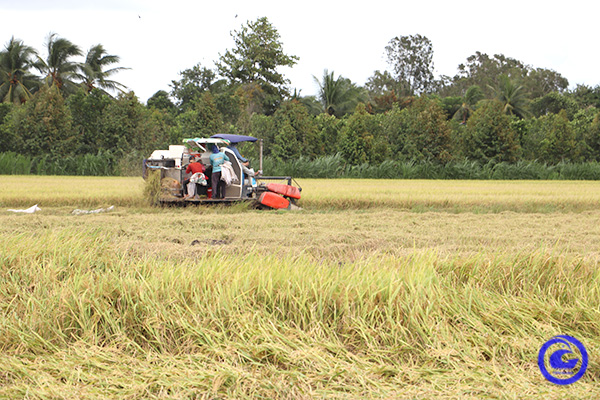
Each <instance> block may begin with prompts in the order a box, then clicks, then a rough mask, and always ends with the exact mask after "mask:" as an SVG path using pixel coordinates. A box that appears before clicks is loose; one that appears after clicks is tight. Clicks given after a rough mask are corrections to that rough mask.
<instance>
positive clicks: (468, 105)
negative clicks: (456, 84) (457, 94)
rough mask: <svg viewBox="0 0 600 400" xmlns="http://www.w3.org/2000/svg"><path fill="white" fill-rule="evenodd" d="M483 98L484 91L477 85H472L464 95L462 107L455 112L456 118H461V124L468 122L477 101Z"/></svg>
mask: <svg viewBox="0 0 600 400" xmlns="http://www.w3.org/2000/svg"><path fill="white" fill-rule="evenodd" d="M482 99H483V92H482V91H481V88H480V87H479V86H477V85H473V86H470V87H469V88H468V89H467V91H466V92H465V95H464V96H463V102H462V104H461V106H460V108H459V109H458V110H457V111H456V112H455V113H454V118H457V119H458V118H460V119H461V124H463V125H464V124H466V123H467V119H468V118H469V117H470V116H471V114H473V112H474V111H475V107H476V106H477V103H478V102H479V101H480V100H482Z"/></svg>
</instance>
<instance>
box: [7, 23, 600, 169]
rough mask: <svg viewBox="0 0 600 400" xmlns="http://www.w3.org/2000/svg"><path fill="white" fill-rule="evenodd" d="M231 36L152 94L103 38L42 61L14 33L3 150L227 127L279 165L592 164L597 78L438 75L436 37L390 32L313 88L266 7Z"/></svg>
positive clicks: (159, 141)
mask: <svg viewBox="0 0 600 400" xmlns="http://www.w3.org/2000/svg"><path fill="white" fill-rule="evenodd" d="M231 36H232V39H233V43H234V45H233V47H232V48H231V49H228V50H226V51H225V52H224V53H223V54H220V55H219V58H218V60H216V61H215V63H214V64H215V67H214V68H208V67H206V66H202V65H201V64H197V65H195V66H192V67H191V68H188V69H184V70H183V71H182V72H181V73H180V75H179V79H175V80H173V81H172V82H171V84H170V85H169V86H170V88H169V91H166V90H159V91H157V92H156V93H155V94H154V95H153V96H152V97H151V98H149V99H148V100H147V102H146V104H144V103H142V102H141V101H140V100H139V99H138V98H137V96H135V94H134V93H133V92H131V91H129V92H128V91H125V90H123V89H125V88H124V86H123V85H121V84H120V83H118V82H117V81H115V80H112V78H111V77H112V76H113V75H114V74H116V73H117V72H118V71H120V70H122V69H123V67H119V66H116V65H118V63H119V57H118V56H114V55H109V54H108V53H107V52H106V50H105V49H104V47H103V46H102V45H96V46H93V47H92V48H91V49H90V50H89V51H88V52H87V53H85V54H84V53H83V52H82V51H81V50H80V48H79V47H78V46H76V45H75V44H73V43H72V42H70V41H69V40H67V39H64V38H61V37H59V36H58V35H56V34H50V35H49V36H48V40H47V49H46V54H47V56H46V57H45V58H43V57H41V56H39V54H38V52H37V51H36V50H34V49H33V48H31V47H28V46H26V45H25V44H24V43H23V42H22V41H20V40H18V39H15V38H12V39H11V40H10V41H9V42H8V43H7V45H6V46H5V48H4V50H2V51H0V73H1V76H2V79H1V80H0V98H1V99H2V103H1V104H0V153H2V152H4V153H6V152H12V153H14V154H18V155H21V156H25V157H30V158H31V159H43V161H44V162H43V163H38V165H43V166H44V167H48V166H49V165H50V164H49V163H51V162H52V161H56V162H60V161H59V160H63V161H62V162H64V160H76V159H77V160H83V159H84V158H83V157H84V156H86V157H85V159H86V160H87V162H90V160H91V159H92V158H93V157H96V158H98V159H102V160H106V162H107V163H108V164H110V166H111V168H113V167H114V168H113V170H114V171H118V170H120V171H121V172H122V171H123V170H125V169H126V168H125V164H127V163H129V164H131V165H135V166H136V167H137V165H139V162H140V160H141V159H142V158H144V157H147V156H148V155H149V154H150V152H151V151H152V150H154V149H158V148H164V147H166V146H168V144H174V143H179V142H181V140H182V139H183V138H184V137H196V136H205V135H212V134H214V133H216V132H227V133H237V134H245V135H252V136H256V137H259V138H261V139H264V140H265V144H266V145H265V153H266V156H268V157H270V158H271V159H272V160H273V161H274V162H280V163H286V162H287V163H289V162H290V161H293V160H297V159H299V158H302V159H304V160H316V159H319V158H323V157H327V156H332V155H335V154H337V155H338V156H337V157H338V158H336V160H340V159H341V160H343V162H344V163H345V165H349V166H352V165H355V166H356V165H365V164H369V165H377V164H381V163H383V162H390V161H391V162H426V163H433V164H435V165H440V166H444V165H447V164H448V163H456V162H462V161H464V160H468V161H469V162H474V163H479V164H490V163H491V164H495V163H518V162H523V161H537V162H540V163H545V164H548V165H556V164H559V163H564V162H571V163H582V162H597V161H600V160H599V157H600V156H599V155H600V114H599V110H600V86H596V87H589V86H584V85H579V86H577V87H576V88H575V89H572V90H569V89H568V87H569V83H568V80H567V79H566V78H565V77H563V76H562V75H561V74H560V73H558V72H556V71H553V70H549V69H544V68H534V67H532V66H529V65H526V64H525V63H523V62H521V61H519V60H516V59H513V58H510V57H506V56H504V55H501V54H500V55H493V56H489V55H487V54H485V53H481V52H477V53H475V54H474V55H472V56H470V57H469V58H467V60H466V61H465V63H464V64H461V65H459V66H458V69H457V74H456V75H455V76H452V77H450V76H441V77H438V78H435V77H434V75H433V71H434V68H433V46H432V43H431V41H430V40H429V39H428V38H426V37H425V36H422V35H418V34H417V35H410V36H399V37H395V38H392V39H391V40H390V41H389V43H388V44H387V46H385V48H384V49H383V51H384V55H385V57H386V60H387V62H388V65H389V69H388V70H386V71H375V72H374V73H373V75H372V76H371V77H370V78H369V79H368V80H367V82H366V83H365V85H364V86H360V85H357V84H356V83H354V82H352V81H351V80H350V79H348V78H345V77H343V76H342V75H336V74H335V72H333V71H328V70H325V71H323V73H322V75H321V76H319V77H316V76H314V77H313V78H314V80H315V85H316V86H317V87H318V94H317V95H316V96H303V95H302V94H301V92H299V91H297V90H293V91H292V89H291V87H290V82H289V80H288V79H286V78H285V76H284V75H283V74H282V73H281V72H280V67H293V66H294V65H295V64H296V62H297V61H298V57H296V56H294V55H288V54H286V53H285V52H284V50H283V44H282V42H281V40H280V36H279V34H278V32H277V30H276V29H275V27H273V25H272V24H271V23H270V22H269V21H268V19H267V18H264V17H263V18H259V19H257V20H256V21H249V22H247V23H246V24H244V25H242V27H241V28H240V30H238V31H233V32H232V33H231ZM76 57H82V58H83V60H82V61H81V62H75V61H74V59H75V58H76ZM33 71H38V72H39V75H35V74H34V73H33ZM115 93H117V94H116V95H115ZM243 150H245V152H246V153H247V154H248V155H249V156H251V157H252V156H256V154H255V153H253V151H254V150H253V149H252V148H247V149H243ZM90 157H92V158H90ZM318 165H319V164H318V163H316V164H315V167H317V166H318ZM119 166H120V169H119V168H117V167H119ZM48 168H49V167H48ZM39 169H40V168H38V170H39ZM109 169H110V168H109ZM71 170H74V169H73V168H72V169H71ZM71 170H69V171H71ZM99 170H102V171H106V170H107V168H99Z"/></svg>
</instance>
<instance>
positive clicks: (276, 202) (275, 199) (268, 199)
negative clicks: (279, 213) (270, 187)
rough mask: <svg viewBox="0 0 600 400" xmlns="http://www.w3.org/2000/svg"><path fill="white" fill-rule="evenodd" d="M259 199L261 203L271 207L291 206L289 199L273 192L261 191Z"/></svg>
mask: <svg viewBox="0 0 600 400" xmlns="http://www.w3.org/2000/svg"><path fill="white" fill-rule="evenodd" d="M258 201H259V202H260V204H262V205H265V206H267V207H271V208H288V207H289V206H290V202H289V201H288V200H287V199H284V198H283V197H281V196H279V195H277V194H275V193H272V192H263V193H261V195H260V197H259V198H258Z"/></svg>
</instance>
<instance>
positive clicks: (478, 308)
mask: <svg viewBox="0 0 600 400" xmlns="http://www.w3.org/2000/svg"><path fill="white" fill-rule="evenodd" d="M299 183H300V185H301V186H302V187H303V199H302V203H301V205H302V207H303V208H304V209H303V210H302V211H299V212H281V211H256V210H252V209H248V208H246V207H242V206H233V207H227V208H221V207H209V208H197V207H187V208H183V209H180V208H164V209H163V208H154V207H150V206H148V205H147V204H146V203H145V200H144V199H143V194H142V192H143V182H142V180H141V179H138V178H86V177H40V176H0V206H1V207H2V208H0V350H1V351H0V366H1V367H0V398H10V399H19V398H23V399H25V398H26V399H47V398H56V399H61V398H64V399H67V398H68V399H72V398H84V399H96V398H126V399H147V398H150V399H240V398H247V399H254V398H269V399H315V398H327V399H329V398H332V399H358V398H361V399H362V398H377V399H379V398H386V399H431V398H436V399H437V398H440V399H480V398H499V399H523V398H532V399H562V398H574V399H588V398H594V397H597V396H596V394H598V393H599V389H598V387H599V384H600V339H599V338H600V272H599V271H598V261H599V260H600V224H599V222H600V210H599V209H598V208H599V207H598V205H599V204H598V202H599V199H600V183H595V182H568V181H553V182H544V181H531V182H527V181H511V182H505V181H494V182H490V181H383V180H329V181H328V180H300V181H299ZM36 203H37V204H38V205H39V207H41V208H42V211H40V212H38V213H35V214H31V215H25V214H14V213H10V212H8V211H6V209H8V208H27V207H29V206H31V205H33V204H36ZM111 205H114V206H115V208H114V210H112V211H110V212H106V213H98V214H89V215H73V214H72V211H73V209H75V208H78V209H85V208H87V209H92V208H98V207H108V206H111ZM559 334H565V335H571V336H574V337H576V338H578V339H579V340H580V341H581V342H582V343H584V345H585V346H586V348H587V351H588V353H589V366H588V370H587V372H586V374H585V376H584V377H583V378H582V379H581V380H580V381H578V382H576V383H574V384H572V385H569V386H564V387H563V386H558V385H555V384H552V383H550V382H548V381H546V380H545V379H544V378H543V376H542V375H541V373H540V371H539V368H538V366H537V363H536V362H537V353H538V351H539V349H540V347H541V346H542V344H543V343H544V342H545V341H546V340H548V339H550V338H551V337H552V336H555V335H559Z"/></svg>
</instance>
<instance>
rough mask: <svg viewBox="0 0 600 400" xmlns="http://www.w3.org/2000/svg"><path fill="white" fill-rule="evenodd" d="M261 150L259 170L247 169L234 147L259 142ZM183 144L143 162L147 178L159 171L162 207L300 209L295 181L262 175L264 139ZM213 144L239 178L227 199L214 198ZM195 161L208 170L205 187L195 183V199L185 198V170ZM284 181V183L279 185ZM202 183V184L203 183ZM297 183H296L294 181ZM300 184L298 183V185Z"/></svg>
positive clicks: (213, 139)
mask: <svg viewBox="0 0 600 400" xmlns="http://www.w3.org/2000/svg"><path fill="white" fill-rule="evenodd" d="M257 141H258V143H259V144H260V149H259V154H260V158H259V171H258V172H257V173H254V171H253V170H251V169H248V168H246V167H245V166H244V165H243V163H242V162H241V161H240V159H239V158H238V157H237V156H236V153H237V154H238V155H239V152H237V149H236V148H235V145H237V144H238V143H243V142H257ZM183 143H184V145H171V146H169V150H155V151H154V152H153V153H152V155H151V156H150V158H148V159H146V160H144V179H146V178H147V176H148V172H149V171H152V170H154V171H159V172H160V179H161V193H160V196H159V199H158V201H159V203H160V204H161V205H181V206H185V205H188V204H219V203H234V202H253V203H255V204H256V205H257V206H259V207H265V208H273V209H289V210H293V209H298V208H299V207H298V206H297V205H296V202H297V200H298V199H300V192H301V191H302V188H301V187H300V185H298V186H297V187H296V186H293V185H292V181H294V179H293V178H292V177H289V176H261V173H262V149H263V143H262V139H261V140H260V141H259V140H258V139H257V138H255V137H252V136H241V135H229V134H218V135H213V136H211V137H210V138H194V139H184V140H183ZM213 145H216V146H218V147H219V149H220V150H221V152H223V153H225V154H226V155H227V157H228V158H229V161H230V162H231V166H232V168H233V171H234V173H235V175H236V177H237V178H238V179H237V181H234V182H232V183H231V184H230V185H229V186H227V187H226V188H225V198H223V199H214V198H213V196H212V190H211V189H210V188H211V182H210V175H211V174H210V171H211V164H210V155H211V148H212V146H213ZM194 158H199V159H200V161H199V162H200V163H202V164H203V165H204V167H205V170H206V171H207V172H206V174H205V177H206V179H207V182H205V183H206V184H204V185H203V184H202V183H196V196H194V197H191V198H185V196H184V185H183V182H184V180H185V179H186V175H189V174H186V167H187V165H188V164H189V163H190V161H192V160H194ZM276 181H280V182H281V181H285V183H276ZM201 182H202V181H201ZM294 182H295V181H294ZM296 184H297V182H296Z"/></svg>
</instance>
